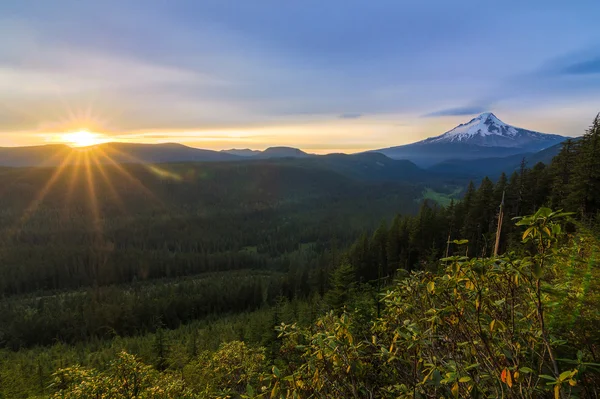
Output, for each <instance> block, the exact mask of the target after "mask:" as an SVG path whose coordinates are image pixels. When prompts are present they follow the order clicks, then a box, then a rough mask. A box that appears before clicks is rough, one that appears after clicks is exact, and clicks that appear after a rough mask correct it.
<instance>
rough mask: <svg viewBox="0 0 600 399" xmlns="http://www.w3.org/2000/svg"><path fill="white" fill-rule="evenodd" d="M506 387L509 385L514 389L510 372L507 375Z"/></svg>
mask: <svg viewBox="0 0 600 399" xmlns="http://www.w3.org/2000/svg"><path fill="white" fill-rule="evenodd" d="M505 370H506V369H505ZM506 385H508V386H509V387H510V388H512V386H513V381H512V377H511V375H510V371H508V373H506Z"/></svg>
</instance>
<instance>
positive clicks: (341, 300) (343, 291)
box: [325, 262, 356, 311]
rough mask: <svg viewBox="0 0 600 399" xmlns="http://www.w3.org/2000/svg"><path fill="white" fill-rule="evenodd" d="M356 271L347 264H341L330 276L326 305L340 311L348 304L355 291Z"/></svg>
mask: <svg viewBox="0 0 600 399" xmlns="http://www.w3.org/2000/svg"><path fill="white" fill-rule="evenodd" d="M355 281H356V270H355V269H354V267H353V266H352V265H351V264H350V263H348V262H345V263H342V264H341V265H340V266H339V267H338V268H336V269H335V270H334V271H333V273H332V274H331V288H330V290H329V291H327V294H326V295H325V301H326V303H327V304H328V305H329V306H330V307H331V308H332V309H334V310H336V311H340V310H341V309H342V308H343V307H344V305H346V304H347V303H348V301H349V300H350V298H351V297H352V295H353V293H354V291H355V285H356V283H355Z"/></svg>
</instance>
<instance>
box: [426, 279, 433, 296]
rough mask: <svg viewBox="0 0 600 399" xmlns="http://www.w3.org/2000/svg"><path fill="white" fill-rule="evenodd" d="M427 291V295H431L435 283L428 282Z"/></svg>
mask: <svg viewBox="0 0 600 399" xmlns="http://www.w3.org/2000/svg"><path fill="white" fill-rule="evenodd" d="M427 291H429V293H431V294H433V292H434V291H435V282H433V281H430V282H428V283H427Z"/></svg>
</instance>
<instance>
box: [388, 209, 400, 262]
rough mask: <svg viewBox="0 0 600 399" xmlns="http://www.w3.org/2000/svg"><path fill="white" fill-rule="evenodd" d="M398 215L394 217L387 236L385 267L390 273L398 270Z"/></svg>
mask: <svg viewBox="0 0 600 399" xmlns="http://www.w3.org/2000/svg"><path fill="white" fill-rule="evenodd" d="M400 220H401V217H400V215H396V217H395V218H394V221H393V222H392V226H391V227H390V230H389V232H388V235H387V246H386V250H387V263H388V265H387V267H388V270H389V272H390V273H395V271H396V270H398V268H400Z"/></svg>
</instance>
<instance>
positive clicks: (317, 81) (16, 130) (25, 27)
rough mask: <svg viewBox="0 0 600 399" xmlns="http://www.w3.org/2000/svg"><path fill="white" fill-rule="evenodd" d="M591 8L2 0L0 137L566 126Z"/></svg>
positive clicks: (592, 69) (233, 142)
mask: <svg viewBox="0 0 600 399" xmlns="http://www.w3.org/2000/svg"><path fill="white" fill-rule="evenodd" d="M598 15H600V1H597V0H593V1H587V0H577V1H570V2H569V1H563V0H561V1H554V0H545V1H538V0H528V1H522V0H520V1H512V0H504V1H501V2H484V1H481V0H478V1H460V0H452V1H449V0H419V1H404V0H364V1H354V0H319V1H317V0H302V1H298V0H286V1H281V0H251V1H249V0H237V1H232V0H214V1H212V0H177V1H174V0H144V1H141V0H140V1H138V0H102V1H92V0H52V1H45V0H37V1H33V0H2V1H0V146H19V145H37V144H46V143H54V142H60V141H64V138H65V137H68V136H65V135H66V134H67V135H68V134H69V133H70V132H75V131H79V130H82V129H83V130H87V131H90V132H94V133H96V134H98V135H99V136H98V137H102V138H103V139H104V140H120V141H131V142H147V143H156V142H180V143H183V144H186V145H190V146H193V147H200V148H208V149H224V148H252V149H264V148H266V147H269V146H273V145H289V146H294V147H299V148H302V149H304V150H307V151H310V152H315V153H326V152H336V151H343V152H357V151H362V150H366V149H375V148H382V147H389V146H393V145H401V144H407V143H410V142H414V141H417V140H420V139H423V138H426V137H430V136H434V135H439V134H442V133H443V132H445V131H447V130H450V129H451V128H453V127H454V126H456V125H457V124H459V123H463V122H467V121H469V120H470V119H471V118H472V117H474V116H476V115H477V114H479V113H481V112H485V111H490V112H494V113H495V114H496V115H497V116H498V117H499V118H500V119H501V120H503V121H504V122H506V123H509V124H512V125H515V126H519V127H523V128H527V129H531V130H536V131H542V132H547V133H557V134H563V135H567V136H578V135H581V134H583V132H584V131H585V129H586V128H587V127H588V126H589V125H590V123H591V122H592V120H593V118H594V116H595V115H596V113H597V112H599V111H600V29H599V28H598V24H597V17H598Z"/></svg>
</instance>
